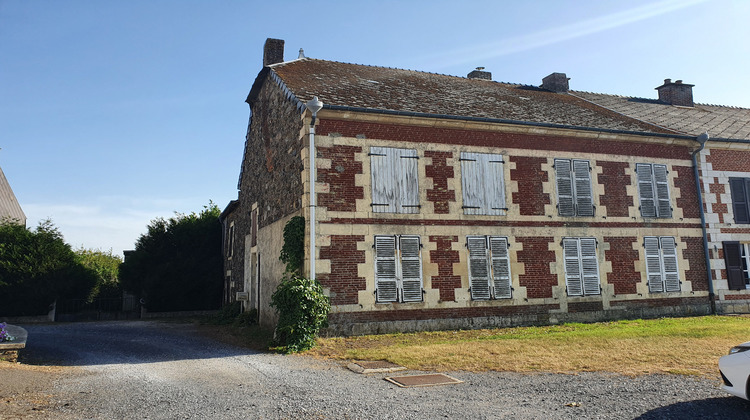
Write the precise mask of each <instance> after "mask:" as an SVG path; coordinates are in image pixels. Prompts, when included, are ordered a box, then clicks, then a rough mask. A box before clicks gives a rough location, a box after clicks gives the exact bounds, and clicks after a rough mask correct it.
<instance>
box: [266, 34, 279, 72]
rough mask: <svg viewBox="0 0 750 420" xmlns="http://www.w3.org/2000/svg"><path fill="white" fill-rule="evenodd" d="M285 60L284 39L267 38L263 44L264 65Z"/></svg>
mask: <svg viewBox="0 0 750 420" xmlns="http://www.w3.org/2000/svg"><path fill="white" fill-rule="evenodd" d="M283 62H284V40H283V39H274V38H266V43H265V44H264V45H263V67H267V66H270V65H272V64H276V63H283Z"/></svg>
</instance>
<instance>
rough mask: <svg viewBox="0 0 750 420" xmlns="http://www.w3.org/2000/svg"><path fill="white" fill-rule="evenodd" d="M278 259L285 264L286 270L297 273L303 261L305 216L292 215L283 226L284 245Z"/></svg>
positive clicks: (299, 271)
mask: <svg viewBox="0 0 750 420" xmlns="http://www.w3.org/2000/svg"><path fill="white" fill-rule="evenodd" d="M279 259H280V260H281V261H282V262H284V263H285V264H286V271H287V272H288V273H291V274H295V275H298V274H300V273H301V272H302V264H303V263H304V262H305V218H304V217H302V216H294V217H292V218H291V219H289V221H288V222H287V223H286V225H285V226H284V245H283V246H282V247H281V255H280V256H279Z"/></svg>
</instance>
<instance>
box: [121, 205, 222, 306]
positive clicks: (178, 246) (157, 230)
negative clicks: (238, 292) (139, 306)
mask: <svg viewBox="0 0 750 420" xmlns="http://www.w3.org/2000/svg"><path fill="white" fill-rule="evenodd" d="M220 214H221V211H220V210H219V208H218V207H217V206H216V205H215V204H214V203H212V202H209V205H208V206H205V207H204V208H203V210H202V211H201V212H200V213H190V214H187V215H186V214H180V213H176V214H175V216H174V217H172V218H170V219H168V220H165V219H163V218H157V219H154V220H152V221H151V224H149V226H148V232H147V233H146V234H143V235H141V236H140V237H139V238H138V241H137V242H136V245H135V251H133V252H132V253H130V254H129V255H128V256H127V258H126V259H125V262H124V263H122V265H121V266H120V281H121V283H122V286H123V288H124V289H125V290H128V291H130V292H133V293H135V294H137V295H139V296H140V297H141V298H143V299H144V300H145V302H146V303H145V305H146V308H148V309H149V310H151V311H156V312H159V311H184V310H202V309H217V308H219V307H220V306H221V296H222V291H223V276H222V269H223V266H222V264H223V262H222V258H221V236H222V232H221V223H220V222H219V215H220Z"/></svg>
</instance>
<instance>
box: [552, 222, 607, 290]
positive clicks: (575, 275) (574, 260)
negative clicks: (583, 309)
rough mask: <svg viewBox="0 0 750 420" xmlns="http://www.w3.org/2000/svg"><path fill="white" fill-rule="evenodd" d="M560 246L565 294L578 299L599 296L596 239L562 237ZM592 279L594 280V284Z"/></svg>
mask: <svg viewBox="0 0 750 420" xmlns="http://www.w3.org/2000/svg"><path fill="white" fill-rule="evenodd" d="M561 244H562V248H563V267H564V273H565V274H564V275H565V292H566V294H567V295H568V296H580V297H585V296H601V294H602V285H601V277H600V271H599V256H598V254H597V252H596V250H597V248H598V241H597V240H596V238H592V237H575V238H574V237H564V238H563V239H562V243H561ZM592 249H593V251H592ZM584 254H586V255H584ZM592 270H593V272H592ZM574 271H575V272H574ZM593 278H596V282H594V281H593Z"/></svg>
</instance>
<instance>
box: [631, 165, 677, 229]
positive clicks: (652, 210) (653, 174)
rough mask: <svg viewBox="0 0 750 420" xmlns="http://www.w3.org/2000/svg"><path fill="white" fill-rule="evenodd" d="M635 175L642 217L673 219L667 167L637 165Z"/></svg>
mask: <svg viewBox="0 0 750 420" xmlns="http://www.w3.org/2000/svg"><path fill="white" fill-rule="evenodd" d="M662 172H663V174H662ZM635 173H636V184H637V190H638V200H639V207H638V209H639V211H640V213H641V217H643V218H659V219H671V218H672V215H673V213H674V209H673V208H672V197H671V189H670V188H669V169H668V168H667V165H664V164H661V163H636V164H635ZM662 177H663V179H661V178H662ZM649 202H650V203H651V204H648V203H649Z"/></svg>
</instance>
